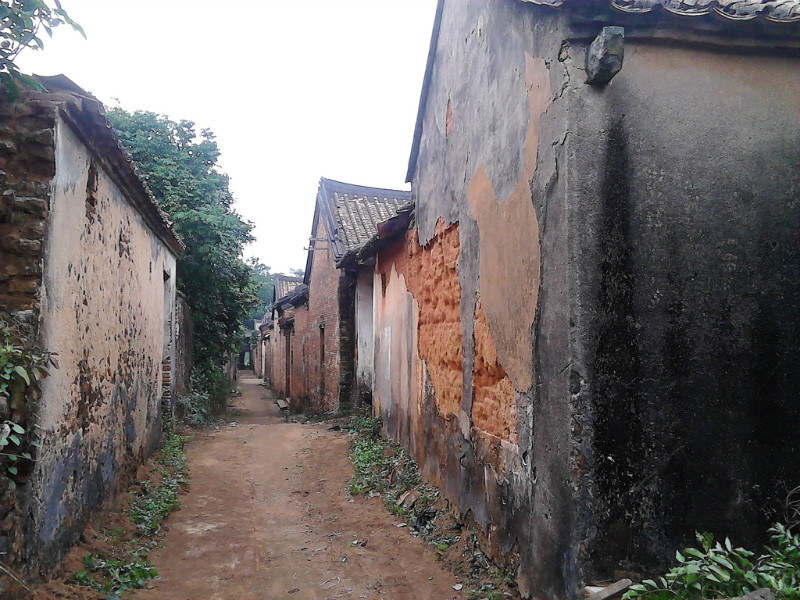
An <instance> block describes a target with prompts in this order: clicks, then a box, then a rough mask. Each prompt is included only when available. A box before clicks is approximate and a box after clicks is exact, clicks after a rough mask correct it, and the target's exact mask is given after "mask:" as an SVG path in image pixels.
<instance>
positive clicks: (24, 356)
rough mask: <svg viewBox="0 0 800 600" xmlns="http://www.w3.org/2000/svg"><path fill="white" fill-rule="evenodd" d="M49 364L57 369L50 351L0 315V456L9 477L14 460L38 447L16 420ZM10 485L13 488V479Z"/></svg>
mask: <svg viewBox="0 0 800 600" xmlns="http://www.w3.org/2000/svg"><path fill="white" fill-rule="evenodd" d="M51 367H55V368H58V361H57V360H56V357H55V354H54V353H52V352H46V351H44V350H41V349H39V348H37V347H36V345H35V343H34V342H33V340H31V339H30V338H28V337H27V336H25V335H23V334H22V333H20V330H19V329H18V328H16V327H14V326H12V325H10V324H9V323H8V322H6V321H5V320H3V319H1V318H0V405H2V406H3V411H4V412H6V414H0V418H4V420H3V422H2V424H0V456H2V457H5V459H7V461H6V462H10V463H11V464H9V465H8V466H7V467H6V471H7V473H8V475H10V476H12V477H15V476H17V475H18V474H19V469H18V467H17V464H16V463H17V461H19V460H27V461H31V460H33V457H32V456H31V452H30V447H38V446H39V444H38V442H36V441H32V440H26V439H25V433H26V431H25V428H24V427H23V426H22V425H21V424H20V423H19V422H18V421H20V420H21V418H22V414H23V412H22V411H23V408H24V407H25V403H26V400H27V399H33V400H38V398H39V394H40V390H39V382H40V381H41V380H42V379H44V378H45V377H47V374H48V373H49V369H50V368H51ZM9 409H10V410H11V411H12V412H10V413H9ZM9 416H10V417H12V418H11V419H9V418H7V417H9ZM10 479H11V477H10ZM10 484H11V487H12V488H13V487H14V485H15V483H14V480H13V479H11V481H10Z"/></svg>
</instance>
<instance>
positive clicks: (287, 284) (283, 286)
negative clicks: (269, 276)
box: [273, 275, 303, 304]
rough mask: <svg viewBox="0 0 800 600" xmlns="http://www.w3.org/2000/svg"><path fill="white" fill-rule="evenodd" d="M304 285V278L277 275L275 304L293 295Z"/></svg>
mask: <svg viewBox="0 0 800 600" xmlns="http://www.w3.org/2000/svg"><path fill="white" fill-rule="evenodd" d="M301 283H303V279H302V277H289V276H288V275H275V297H274V299H273V303H274V304H278V302H279V301H280V300H281V299H283V298H285V297H286V296H288V295H289V294H291V293H292V292H293V291H294V289H295V288H296V287H297V286H298V285H300V284H301Z"/></svg>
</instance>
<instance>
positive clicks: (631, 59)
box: [568, 28, 800, 575]
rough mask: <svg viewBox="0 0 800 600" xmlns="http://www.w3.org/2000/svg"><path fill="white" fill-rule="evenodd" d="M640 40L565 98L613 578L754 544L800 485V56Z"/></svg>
mask: <svg viewBox="0 0 800 600" xmlns="http://www.w3.org/2000/svg"><path fill="white" fill-rule="evenodd" d="M627 33H628V42H627V44H626V58H625V65H624V67H623V69H622V71H621V72H620V74H619V75H617V77H616V78H615V79H614V80H613V82H612V84H611V85H610V86H609V87H607V88H605V89H593V88H589V87H588V86H585V87H582V88H580V89H578V90H576V93H573V94H570V96H569V97H570V99H571V100H570V114H571V115H575V116H576V118H575V119H574V120H573V121H572V124H571V127H570V133H569V140H570V141H569V148H570V154H569V161H570V165H574V167H571V168H570V169H569V186H568V187H569V194H570V215H571V216H570V231H572V232H574V235H573V238H572V239H573V244H572V254H571V264H572V267H571V271H572V277H573V278H574V282H575V285H576V292H577V295H576V297H575V303H574V305H573V307H574V308H573V310H574V312H573V316H572V318H573V321H574V323H575V328H574V332H575V345H576V352H575V357H574V362H573V365H572V367H571V372H572V373H573V378H574V383H575V385H574V389H573V392H575V393H576V396H575V398H576V400H577V404H578V405H580V406H581V418H582V419H583V421H582V422H581V427H582V428H583V429H584V430H585V431H586V433H587V435H586V438H585V458H586V460H587V465H586V469H585V470H586V483H587V484H588V485H589V489H590V490H591V494H590V496H589V497H590V498H591V500H590V501H589V504H588V506H587V509H588V510H589V514H590V515H592V521H591V524H590V528H589V530H588V531H587V532H586V534H587V539H586V545H587V551H588V553H589V555H590V564H591V568H592V570H594V571H595V572H597V573H599V574H601V575H602V574H606V573H608V572H609V571H611V570H612V569H614V568H617V567H620V566H623V567H631V568H635V569H638V570H641V569H645V570H649V569H652V568H654V567H663V565H664V563H665V561H668V560H669V559H670V558H671V557H672V556H674V552H675V549H676V548H677V547H680V546H682V545H683V544H684V543H689V542H692V541H693V538H694V531H695V530H700V531H711V532H714V533H715V534H716V535H717V536H727V535H729V536H731V539H732V540H733V541H734V543H736V544H746V545H750V546H751V547H753V548H757V547H758V546H759V545H760V542H761V541H763V536H764V533H765V531H766V528H767V527H768V524H769V522H770V520H771V519H773V518H777V517H776V513H775V511H776V510H779V509H780V508H781V502H782V500H783V497H784V495H785V493H784V485H785V486H788V487H789V488H792V487H794V486H796V485H798V484H800V441H798V437H797V432H798V431H800V371H798V369H797V364H798V360H800V343H799V342H798V340H800V229H798V214H800V213H799V212H798V210H799V209H800V153H799V152H798V149H800V60H799V59H798V58H789V57H786V58H777V57H769V56H766V55H761V54H759V53H756V52H753V51H747V50H742V49H738V48H730V49H725V48H724V47H721V48H719V49H713V48H710V49H704V50H699V49H697V46H696V45H693V44H691V43H689V42H680V41H678V42H677V44H676V43H673V44H670V45H667V44H664V43H654V42H652V41H650V43H636V42H634V41H633V39H632V38H634V37H635V35H636V30H635V29H632V28H629V29H628V32H627ZM731 42H732V43H736V40H731ZM584 50H585V45H583V44H581V43H574V44H573V45H572V46H571V48H570V52H569V60H568V64H569V67H570V69H569V72H570V80H571V81H580V80H581V79H582V78H583V73H582V66H583V56H584ZM578 117H579V118H578Z"/></svg>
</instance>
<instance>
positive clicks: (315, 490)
mask: <svg viewBox="0 0 800 600" xmlns="http://www.w3.org/2000/svg"><path fill="white" fill-rule="evenodd" d="M260 383H261V380H259V379H255V378H253V376H252V373H247V372H245V373H243V374H242V376H241V378H240V388H241V390H242V395H241V397H240V398H238V399H237V401H236V408H237V410H238V411H239V413H240V415H241V416H238V417H236V418H235V419H232V420H231V421H230V422H229V424H228V425H225V426H223V427H221V428H220V429H219V430H218V431H213V432H211V433H206V434H201V435H200V436H199V438H198V439H197V440H196V441H195V442H193V443H191V444H190V447H189V449H188V457H189V467H190V472H191V479H190V489H189V492H188V494H186V495H185V496H183V497H182V500H181V509H180V510H179V511H177V512H175V513H174V514H173V515H171V516H170V517H169V519H168V520H167V522H166V525H167V527H168V528H169V531H168V533H167V536H166V539H165V541H164V546H163V547H162V548H160V549H158V550H157V551H155V552H154V553H153V554H152V555H151V559H152V561H153V565H154V566H155V567H156V569H157V570H158V572H159V574H160V579H158V580H155V581H154V582H153V583H152V584H151V586H148V587H150V589H146V590H141V591H139V592H137V593H136V594H134V595H133V596H132V597H133V598H136V599H138V600H249V599H258V600H273V599H278V598H289V599H293V600H301V599H311V598H315V599H317V598H318V599H350V598H353V599H358V598H367V599H386V600H390V599H391V600H405V599H408V600H411V599H413V600H426V599H428V600H449V599H451V598H459V599H461V598H463V597H464V596H463V592H462V593H459V592H456V591H454V590H453V585H455V584H456V583H457V580H456V578H455V576H454V575H453V574H451V573H449V572H448V571H445V570H444V568H443V567H442V565H441V564H440V563H437V562H436V560H435V558H434V553H433V552H432V549H431V548H430V547H429V546H427V545H426V544H425V543H424V542H422V541H420V540H418V539H416V538H414V537H412V536H411V535H410V534H409V530H408V528H398V527H397V526H396V525H397V523H398V522H399V521H398V520H397V519H396V518H393V517H392V516H391V515H389V514H387V513H386V511H385V509H384V507H383V504H382V503H381V501H380V500H379V499H378V498H374V499H365V498H361V497H359V498H355V499H353V498H351V497H350V495H349V494H348V493H347V482H348V480H349V478H350V476H351V474H352V468H351V466H350V462H349V459H348V458H347V456H346V452H347V444H348V439H347V438H348V436H347V434H346V433H345V432H334V431H330V430H329V429H328V427H329V426H330V425H329V424H325V423H321V424H306V425H300V424H287V423H284V422H283V418H282V417H281V415H280V411H279V410H278V408H277V407H276V406H275V403H274V400H273V396H272V395H271V392H269V391H268V390H266V388H264V387H263V386H261V385H259V384H260ZM234 422H235V425H232V423H234Z"/></svg>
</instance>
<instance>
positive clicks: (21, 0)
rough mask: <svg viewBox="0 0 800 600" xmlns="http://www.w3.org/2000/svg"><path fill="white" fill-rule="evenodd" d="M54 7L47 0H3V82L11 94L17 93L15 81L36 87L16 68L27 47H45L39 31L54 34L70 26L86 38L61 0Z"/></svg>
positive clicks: (0, 29) (0, 30)
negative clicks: (54, 31)
mask: <svg viewBox="0 0 800 600" xmlns="http://www.w3.org/2000/svg"><path fill="white" fill-rule="evenodd" d="M54 3H55V5H54V6H51V4H50V2H49V1H48V2H45V0H0V83H2V84H3V85H4V86H5V87H6V89H7V90H10V91H11V92H12V93H18V91H19V90H18V87H17V83H16V81H19V80H23V81H25V82H26V83H28V84H31V85H34V86H36V83H35V82H34V81H33V80H32V79H31V78H30V77H28V76H26V75H22V73H20V72H19V69H18V68H17V64H16V60H17V56H19V53H20V52H22V51H23V50H25V49H26V48H31V47H35V48H39V49H42V48H44V42H42V38H41V37H40V29H44V30H45V32H47V35H49V36H51V37H52V35H53V29H54V28H55V27H58V26H59V25H63V24H65V23H66V24H68V25H70V26H71V27H72V28H73V29H75V30H76V31H78V32H80V34H81V35H83V37H86V34H85V33H84V31H83V29H82V28H81V26H80V25H78V24H77V23H76V22H75V21H73V20H72V19H71V18H70V17H69V15H68V14H67V11H65V10H64V8H63V7H62V6H61V2H60V1H59V0H54Z"/></svg>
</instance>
